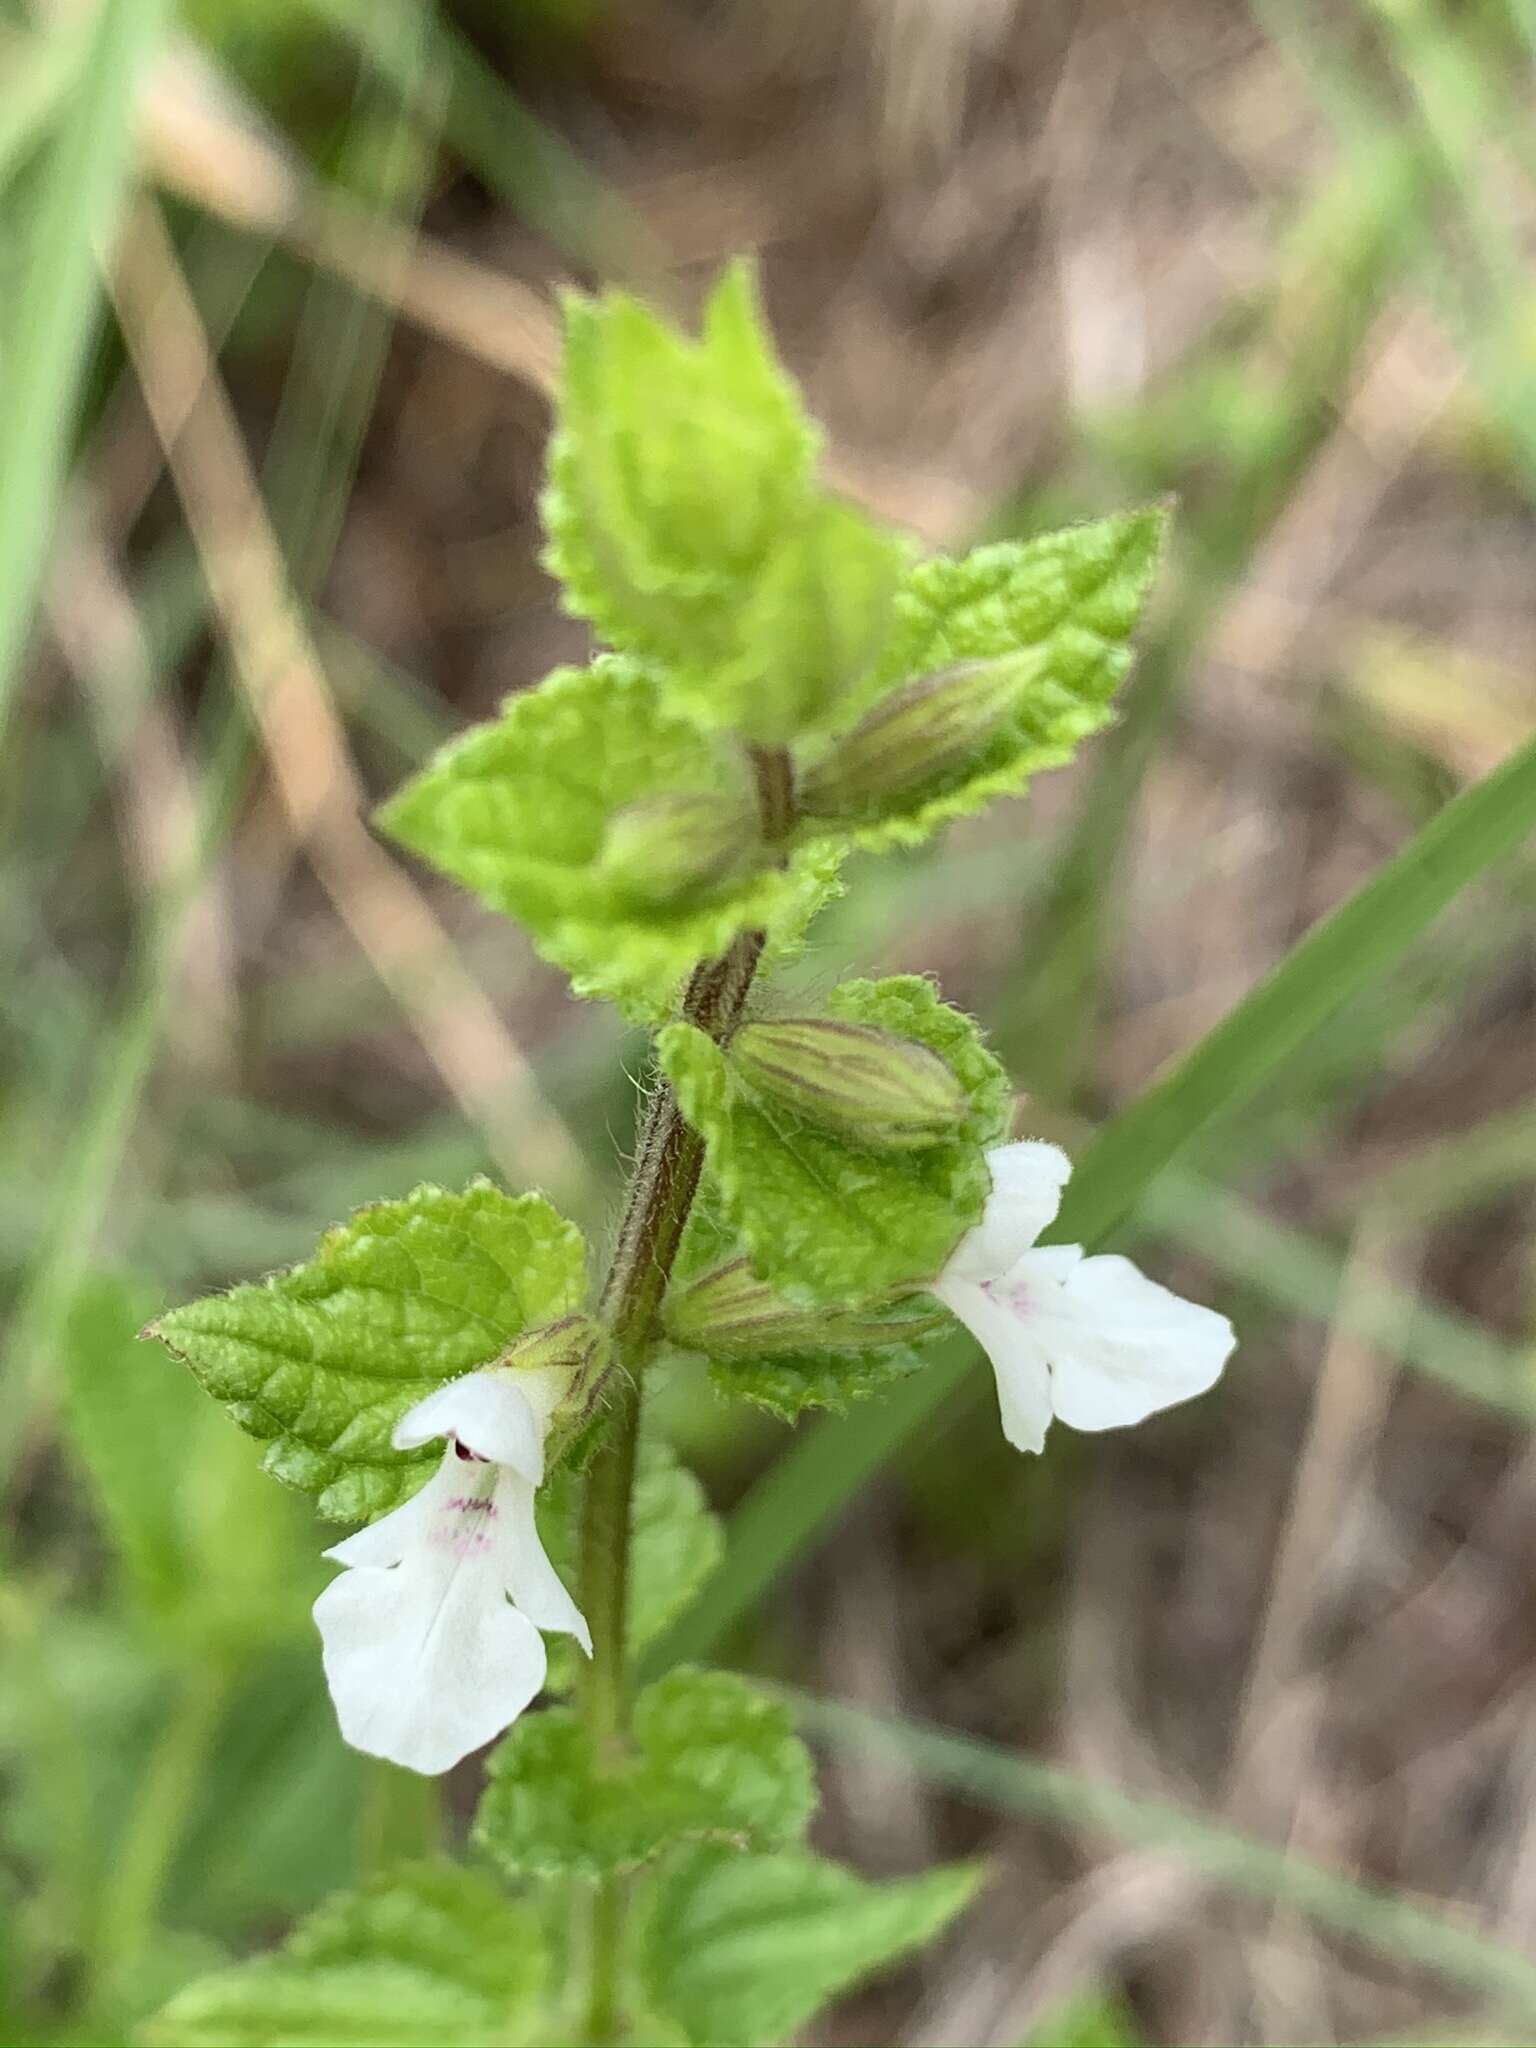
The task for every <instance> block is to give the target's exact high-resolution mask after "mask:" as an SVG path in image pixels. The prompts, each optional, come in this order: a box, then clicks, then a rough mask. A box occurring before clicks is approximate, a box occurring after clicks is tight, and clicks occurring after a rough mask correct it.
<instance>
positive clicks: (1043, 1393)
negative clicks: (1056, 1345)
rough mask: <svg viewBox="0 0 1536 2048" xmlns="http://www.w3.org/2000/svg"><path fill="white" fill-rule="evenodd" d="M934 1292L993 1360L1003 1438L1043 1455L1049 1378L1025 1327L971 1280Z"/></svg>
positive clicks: (1035, 1342) (1031, 1332)
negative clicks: (1040, 1452) (1041, 1452)
mask: <svg viewBox="0 0 1536 2048" xmlns="http://www.w3.org/2000/svg"><path fill="white" fill-rule="evenodd" d="M933 1292H934V1293H935V1294H936V1295H937V1296H938V1298H939V1300H940V1301H942V1302H943V1304H944V1306H945V1307H946V1308H948V1309H951V1310H953V1312H954V1313H955V1314H956V1315H957V1316H958V1317H959V1318H960V1320H961V1322H962V1323H964V1324H965V1327H966V1328H967V1329H968V1330H969V1331H970V1333H971V1335H972V1336H973V1337H974V1338H975V1339H976V1342H977V1343H978V1344H979V1345H980V1346H981V1348H982V1350H983V1351H985V1352H986V1354H987V1356H988V1358H989V1359H991V1361H992V1370H993V1372H994V1373H995V1374H996V1375H997V1405H998V1409H999V1411H1000V1413H1001V1415H1002V1422H1003V1435H1004V1436H1005V1437H1007V1439H1008V1441H1009V1443H1011V1444H1012V1445H1014V1446H1015V1448H1016V1449H1018V1450H1021V1451H1043V1450H1044V1449H1045V1432H1046V1431H1047V1429H1049V1427H1050V1424H1051V1376H1050V1373H1049V1371H1048V1369H1047V1366H1046V1360H1045V1353H1044V1352H1043V1351H1042V1350H1041V1348H1040V1344H1039V1341H1038V1338H1037V1336H1036V1334H1035V1332H1034V1330H1033V1328H1032V1327H1031V1325H1030V1324H1029V1322H1028V1321H1026V1320H1025V1319H1024V1318H1022V1317H1020V1316H1019V1315H1018V1314H1017V1313H1016V1312H1015V1311H1014V1310H1013V1308H1011V1307H1010V1306H1009V1305H1008V1304H1007V1303H1006V1302H1001V1301H995V1300H994V1299H993V1298H992V1296H991V1295H990V1294H988V1293H987V1292H986V1291H985V1290H984V1289H983V1288H981V1287H978V1286H976V1285H975V1284H974V1283H973V1282H970V1281H966V1280H952V1279H944V1280H941V1281H939V1283H938V1284H937V1286H936V1287H934V1289H933Z"/></svg>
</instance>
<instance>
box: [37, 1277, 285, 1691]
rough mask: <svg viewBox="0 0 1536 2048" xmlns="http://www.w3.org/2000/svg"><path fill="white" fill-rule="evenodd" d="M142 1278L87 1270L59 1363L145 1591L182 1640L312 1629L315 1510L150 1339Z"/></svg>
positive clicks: (98, 1491) (83, 1457) (82, 1447)
mask: <svg viewBox="0 0 1536 2048" xmlns="http://www.w3.org/2000/svg"><path fill="white" fill-rule="evenodd" d="M151 1306H152V1297H151V1295H150V1291H149V1289H148V1288H147V1286H146V1285H145V1284H144V1283H142V1282H135V1281H131V1280H128V1279H124V1278H120V1277H117V1276H111V1275H98V1276H96V1277H94V1278H92V1279H90V1280H88V1281H86V1282H85V1283H84V1284H83V1285H82V1287H81V1289H80V1291H79V1293H78V1295H77V1297H76V1299H75V1302H74V1304H73V1305H72V1308H71V1310H70V1315H69V1321H68V1325H67V1327H66V1330H65V1341H64V1344H63V1348H62V1354H61V1355H62V1361H63V1365H64V1370H65V1378H66V1385H67V1389H68V1404H69V1405H68V1413H69V1421H70V1441H71V1444H72V1446H73V1448H74V1450H75V1452H76V1453H77V1455H78V1456H79V1458H80V1461H81V1463H82V1464H83V1465H84V1466H85V1468H86V1471H87V1473H88V1474H89V1476H90V1480H91V1484H92V1487H93V1489H94V1492H95V1495H96V1500H97V1504H98V1506H99V1509H100V1512H101V1516H102V1520H103V1523H104V1524H105V1527H106V1530H107V1533H108V1535H109V1536H110V1538H111V1541H112V1544H113V1547H114V1549H115V1550H116V1552H117V1555H118V1558H119V1560H120V1562H121V1564H122V1567H123V1571H124V1574H125V1576H126V1578H127V1580H128V1582H129V1584H130V1585H131V1586H132V1588H133V1591H134V1592H135V1594H136V1595H137V1597H138V1598H139V1599H140V1600H141V1601H142V1602H143V1603H144V1605H145V1606H146V1607H147V1608H149V1609H150V1610H152V1611H153V1613H154V1614H155V1615H156V1616H157V1618H158V1619H159V1620H161V1621H162V1622H164V1623H168V1624H169V1625H170V1626H171V1628H172V1629H173V1630H175V1631H177V1632H178V1633H179V1634H180V1635H181V1636H183V1638H185V1637H192V1638H195V1639H197V1640H199V1641H200V1642H201V1643H202V1644H203V1645H205V1646H207V1647H216V1648H218V1649H221V1650H228V1649H230V1648H232V1647H235V1646H246V1647H248V1646H249V1645H250V1644H251V1643H252V1642H253V1641H260V1640H263V1639H266V1640H272V1639H277V1638H280V1637H281V1636H283V1635H284V1634H286V1633H289V1632H291V1631H293V1630H295V1629H298V1628H302V1629H303V1630H304V1631H305V1632H306V1633H307V1631H308V1629H309V1616H308V1611H307V1610H308V1603H309V1600H310V1599H311V1598H312V1597H313V1595H314V1593H315V1592H316V1591H317V1590H318V1584H319V1577H320V1574H319V1571H318V1566H317V1561H316V1559H315V1557H314V1548H313V1545H312V1544H310V1543H308V1542H307V1541H306V1537H307V1535H308V1531H307V1527H306V1526H305V1525H306V1523H307V1517H305V1516H304V1515H303V1513H302V1511H299V1509H298V1503H297V1502H295V1501H292V1500H289V1499H285V1498H284V1497H283V1496H282V1495H281V1494H280V1493H278V1492H277V1490H276V1489H275V1488H273V1487H272V1486H270V1485H268V1483H267V1481H266V1480H265V1479H263V1478H262V1476H261V1473H260V1470H259V1466H258V1461H257V1458H256V1455H255V1453H254V1452H253V1450H252V1448H251V1445H250V1444H249V1443H248V1442H246V1440H245V1439H244V1438H243V1437H242V1436H241V1435H240V1434H239V1432H238V1431H237V1430H234V1429H232V1428H231V1427H230V1425H229V1422H228V1420H227V1419H226V1418H225V1417H224V1416H223V1415H221V1414H220V1413H219V1412H218V1410H217V1409H216V1408H212V1407H210V1406H209V1404H208V1403H207V1401H205V1400H204V1399H203V1397H202V1395H201V1394H200V1393H199V1392H198V1390H197V1388H196V1386H195V1385H194V1384H193V1382H192V1381H191V1379H189V1378H188V1376H187V1374H186V1373H184V1372H182V1371H181V1370H180V1369H179V1367H178V1366H177V1365H176V1363H175V1361H174V1360H172V1359H170V1358H167V1357H166V1356H165V1354H164V1353H163V1352H161V1351H158V1350H154V1349H152V1348H150V1347H148V1346H146V1345H144V1344H142V1343H140V1342H139V1333H140V1331H141V1329H142V1326H143V1323H144V1319H145V1316H146V1315H147V1314H148V1312H149V1310H150V1308H151Z"/></svg>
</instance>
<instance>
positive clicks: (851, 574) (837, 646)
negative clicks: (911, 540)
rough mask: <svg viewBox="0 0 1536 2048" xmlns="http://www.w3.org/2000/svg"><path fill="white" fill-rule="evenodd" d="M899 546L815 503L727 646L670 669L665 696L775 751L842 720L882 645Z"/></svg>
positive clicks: (838, 508) (858, 518) (760, 583)
mask: <svg viewBox="0 0 1536 2048" xmlns="http://www.w3.org/2000/svg"><path fill="white" fill-rule="evenodd" d="M910 557H911V549H910V548H909V547H908V545H907V544H906V542H905V541H903V540H901V539H900V538H899V537H898V536H897V535H895V534H893V533H886V532H882V531H881V530H880V529H879V528H878V527H875V526H872V525H871V524H870V522H869V521H868V520H867V519H865V518H864V517H863V515H862V514H861V513H858V512H856V511H854V510H853V508H852V507H851V506H848V505H843V504H841V503H839V502H838V500H836V499H835V498H820V499H818V500H816V501H815V503H814V504H813V505H812V507H811V509H810V511H809V513H808V514H807V516H806V519H805V521H804V523H803V524H802V525H801V526H799V527H798V528H797V529H795V530H794V531H793V532H792V533H790V534H788V535H787V536H786V537H785V539H784V540H783V542H782V543H781V545H780V546H779V547H778V548H777V549H776V550H775V551H774V553H773V554H772V555H771V557H770V558H769V560H768V562H767V563H766V564H765V566H764V568H763V571H762V574H761V576H760V577H759V578H758V580H757V582H756V584H755V585H754V587H753V589H752V591H751V593H750V595H749V596H748V597H747V598H746V601H745V602H744V603H743V605H742V607H741V609H740V612H739V614H738V615H737V619H736V622H735V629H734V646H733V648H732V649H730V650H722V651H721V652H720V653H719V654H718V655H717V656H716V658H715V659H714V660H713V661H712V662H710V663H709V664H708V665H700V664H699V663H698V662H697V661H692V662H685V661H682V660H678V661H676V662H674V663H673V664H672V665H671V666H670V667H669V668H668V671H667V689H668V693H669V695H670V696H671V698H672V700H673V701H674V702H675V703H678V704H680V705H682V706H684V708H685V709H686V710H687V711H688V712H689V713H690V714H691V715H692V716H693V717H694V718H696V719H698V720H699V721H700V722H701V723H703V724H706V725H717V726H726V727H729V728H731V729H732V730H733V731H736V732H739V733H741V734H743V735H744V736H745V737H746V738H747V739H750V740H753V741H755V742H757V743H758V744H759V745H761V746H782V745H784V744H786V743H787V742H788V741H790V740H793V739H797V738H799V737H801V736H802V735H804V734H808V733H812V732H818V731H824V730H825V729H826V728H827V727H828V726H829V725H830V724H833V723H837V722H839V721H840V720H841V718H842V717H843V715H844V714H843V706H844V702H845V699H846V696H847V693H848V691H849V689H850V688H851V687H852V686H853V685H855V684H856V683H857V682H858V681H859V679H860V678H861V677H863V676H865V675H867V674H868V673H869V672H870V670H871V668H872V667H873V664H874V662H875V659H876V657H877V656H878V655H879V654H880V652H881V649H882V648H883V647H884V646H885V643H886V641H887V639H888V638H889V635H890V631H891V625H892V620H893V616H894V612H893V607H894V603H895V598H896V591H897V587H898V585H899V584H900V582H901V577H902V571H903V570H904V569H905V568H906V566H907V564H908V562H909V560H910Z"/></svg>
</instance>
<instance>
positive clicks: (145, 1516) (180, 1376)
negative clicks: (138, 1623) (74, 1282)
mask: <svg viewBox="0 0 1536 2048" xmlns="http://www.w3.org/2000/svg"><path fill="white" fill-rule="evenodd" d="M153 1306H154V1303H153V1299H152V1297H151V1296H150V1294H149V1290H148V1289H147V1288H145V1287H139V1286H135V1285H133V1284H132V1283H131V1282H128V1281H120V1280H115V1279H111V1278H108V1277H105V1276H103V1277H99V1278H96V1279H93V1280H90V1281H87V1282H86V1283H85V1284H84V1285H83V1286H82V1287H81V1289H80V1292H79V1294H78V1295H77V1297H76V1299H75V1302H74V1304H73V1306H72V1308H71V1310H70V1316H69V1323H68V1327H67V1329H66V1332H65V1344H64V1357H63V1363H64V1371H65V1381H66V1386H67V1389H68V1399H69V1421H70V1439H71V1441H72V1443H73V1445H74V1448H75V1450H76V1451H77V1452H78V1453H79V1456H80V1459H81V1462H82V1463H83V1464H84V1465H85V1468H86V1470H87V1472H88V1473H89V1474H90V1477H91V1482H92V1484H93V1486H94V1487H95V1490H96V1497H97V1501H98V1503H99V1505H100V1508H101V1513H102V1518H103V1520H104V1522H105V1523H106V1526H107V1530H108V1533H109V1534H110V1536H111V1538H112V1542H113V1545H114V1547H115V1548H116V1550H117V1552H118V1555H119V1557H120V1558H121V1560H122V1564H123V1567H124V1569H125V1571H126V1572H127V1574H128V1577H129V1578H130V1580H131V1581H132V1582H133V1583H134V1586H135V1589H136V1590H137V1591H138V1593H139V1594H140V1596H141V1597H142V1598H143V1599H145V1600H146V1601H148V1603H149V1604H150V1605H151V1606H159V1607H169V1606H174V1605H175V1604H177V1602H179V1601H180V1599H181V1598H182V1597H183V1596H184V1595H185V1593H186V1591H187V1588H188V1578H189V1569H190V1567H191V1564H192V1560H191V1559H190V1558H189V1556H188V1553H187V1541H186V1534H187V1532H186V1528H185V1525H184V1521H183V1517H182V1514H181V1511H180V1502H179V1498H178V1487H177V1484H176V1481H177V1480H178V1479H179V1478H180V1475H181V1469H182V1466H183V1462H184V1459H185V1455H186V1442H187V1436H188V1431H189V1425H190V1426H192V1427H195V1426H196V1425H198V1424H200V1423H201V1421H202V1419H203V1416H204V1414H205V1412H207V1411H206V1410H205V1407H204V1403H203V1402H202V1401H201V1400H200V1399H199V1398H198V1394H197V1390H196V1389H195V1388H194V1387H193V1386H192V1384H191V1383H190V1381H189V1380H188V1379H187V1377H186V1375H185V1373H182V1372H178V1370H177V1369H176V1366H175V1365H174V1364H173V1363H172V1361H171V1360H170V1359H168V1358H167V1357H165V1355H164V1354H163V1353H160V1352H151V1351H148V1350H145V1349H144V1348H143V1347H142V1346H140V1345H139V1344H138V1343H137V1342H136V1338H137V1334H138V1332H139V1331H140V1330H141V1329H142V1328H143V1326H144V1322H145V1319H146V1317H147V1316H148V1315H149V1314H150V1312H151V1310H152V1309H153Z"/></svg>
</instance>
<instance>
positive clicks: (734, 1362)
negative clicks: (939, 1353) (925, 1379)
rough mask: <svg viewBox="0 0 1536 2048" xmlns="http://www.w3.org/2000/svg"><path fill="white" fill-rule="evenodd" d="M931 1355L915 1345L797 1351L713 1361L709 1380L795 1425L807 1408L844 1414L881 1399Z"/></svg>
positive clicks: (732, 1394)
mask: <svg viewBox="0 0 1536 2048" xmlns="http://www.w3.org/2000/svg"><path fill="white" fill-rule="evenodd" d="M927 1362H928V1360H927V1356H926V1354H925V1353H924V1352H923V1350H922V1349H921V1347H920V1346H918V1345H916V1344H890V1345H883V1346H881V1347H880V1349H878V1350H863V1351H793V1352H784V1353H782V1354H780V1355H777V1356H773V1357H765V1358H715V1359H711V1361H710V1366H709V1376H710V1378H711V1379H712V1380H713V1381H714V1383H715V1385H716V1386H717V1387H718V1388H719V1389H720V1392H721V1393H722V1394H728V1395H730V1396H731V1397H732V1398H734V1399H736V1400H741V1401H752V1402H754V1403H755V1404H756V1405H757V1406H758V1407H759V1408H766V1409H767V1410H768V1412H769V1414H770V1415H777V1416H778V1418H779V1419H780V1421H781V1422H793V1421H795V1420H796V1418H797V1417H798V1416H801V1415H803V1414H804V1413H805V1411H806V1409H807V1408H830V1409H831V1410H832V1411H833V1413H834V1414H838V1415H841V1414H843V1413H844V1412H845V1411H846V1410H847V1409H848V1408H849V1407H850V1406H851V1405H852V1403H853V1402H855V1401H866V1400H868V1399H869V1398H870V1397H871V1396H872V1395H874V1394H883V1393H884V1392H885V1391H886V1389H887V1388H889V1387H893V1386H894V1385H895V1384H896V1382H897V1381H898V1380H904V1379H907V1378H909V1377H910V1375H911V1374H913V1373H915V1372H921V1371H922V1369H923V1367H924V1366H925V1365H926V1364H927Z"/></svg>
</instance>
